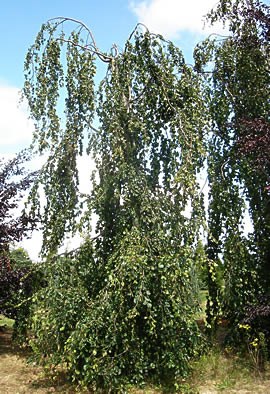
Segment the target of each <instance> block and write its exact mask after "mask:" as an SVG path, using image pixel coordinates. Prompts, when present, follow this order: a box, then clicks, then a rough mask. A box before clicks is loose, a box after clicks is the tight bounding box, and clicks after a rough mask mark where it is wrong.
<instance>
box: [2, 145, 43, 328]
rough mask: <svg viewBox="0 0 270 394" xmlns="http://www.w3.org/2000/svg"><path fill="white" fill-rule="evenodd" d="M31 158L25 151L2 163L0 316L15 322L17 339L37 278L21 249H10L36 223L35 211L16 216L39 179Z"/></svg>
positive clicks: (23, 325)
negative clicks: (27, 166) (27, 164)
mask: <svg viewBox="0 0 270 394" xmlns="http://www.w3.org/2000/svg"><path fill="white" fill-rule="evenodd" d="M29 159H30V154H29V152H27V151H22V152H21V153H19V154H18V155H16V156H15V157H14V158H13V159H10V160H9V161H6V162H5V161H3V160H2V161H1V162H0V313H2V314H4V315H6V316H8V317H10V318H13V319H15V325H14V336H16V335H18V334H25V333H26V325H27V318H28V315H29V308H30V301H29V300H30V296H31V295H32V292H33V287H34V281H35V280H36V278H37V277H36V275H35V274H34V273H31V269H30V268H31V266H32V262H31V260H30V259H29V256H28V255H27V253H26V251H24V250H23V249H22V248H19V249H13V250H11V248H10V247H11V246H12V245H14V243H15V242H18V241H21V240H22V238H23V236H25V235H27V234H29V232H31V231H32V230H33V228H34V227H35V226H36V224H37V217H36V216H33V212H31V211H30V212H29V213H27V212H26V211H25V210H24V209H22V210H21V212H20V214H19V215H18V214H17V211H18V208H19V204H20V203H21V200H22V198H23V197H24V196H25V193H26V192H27V191H28V190H29V189H30V187H31V186H32V185H33V183H34V182H35V181H36V179H37V175H38V173H37V172H32V173H29V172H27V171H26V170H25V168H24V167H23V164H24V163H25V162H26V161H28V160H29Z"/></svg>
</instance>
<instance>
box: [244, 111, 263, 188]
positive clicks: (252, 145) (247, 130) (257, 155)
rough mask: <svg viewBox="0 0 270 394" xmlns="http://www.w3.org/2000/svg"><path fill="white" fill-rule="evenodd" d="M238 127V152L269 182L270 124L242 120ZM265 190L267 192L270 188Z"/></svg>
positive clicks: (261, 121)
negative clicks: (263, 174)
mask: <svg viewBox="0 0 270 394" xmlns="http://www.w3.org/2000/svg"><path fill="white" fill-rule="evenodd" d="M238 126H239V130H240V133H239V139H238V146H239V151H240V152H241V154H243V155H245V156H248V157H249V158H250V159H251V160H252V163H253V164H254V165H255V166H256V168H257V169H258V170H260V171H263V172H264V173H265V174H266V176H267V178H268V179H269V181H270V123H269V122H267V121H266V120H264V119H252V120H250V119H242V120H241V121H240V122H239V124H238ZM266 188H267V189H268V190H269V189H270V186H269V185H267V186H266Z"/></svg>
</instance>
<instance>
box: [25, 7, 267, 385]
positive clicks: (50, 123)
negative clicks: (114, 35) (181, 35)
mask: <svg viewBox="0 0 270 394" xmlns="http://www.w3.org/2000/svg"><path fill="white" fill-rule="evenodd" d="M209 20H210V22H215V21H216V20H219V21H223V22H226V23H227V24H228V25H229V35H228V36H227V37H222V38H221V39H220V38H209V39H207V40H206V41H204V42H203V43H201V44H199V45H198V46H197V48H196V49H195V53H194V58H195V65H194V67H191V66H190V65H187V64H186V63H185V60H184V57H183V55H182V53H181V51H180V50H179V49H178V48H177V47H175V46H174V45H173V43H172V42H169V41H166V40H164V38H163V37H161V36H159V35H154V34H151V33H150V32H149V31H147V29H145V28H144V27H142V26H137V27H136V29H135V30H134V32H133V33H132V34H131V35H130V37H129V38H128V40H127V42H126V44H125V46H124V49H123V50H122V51H120V50H119V49H118V48H117V47H116V46H114V47H113V48H112V50H111V51H110V52H109V53H103V52H102V51H100V50H99V48H98V47H97V45H96V43H95V41H94V38H93V35H92V33H91V31H90V30H89V29H88V28H87V27H86V26H85V25H84V24H83V23H81V22H78V21H76V20H73V19H70V18H57V19H55V20H52V21H50V22H48V23H47V24H45V25H43V26H42V28H41V30H40V32H39V34H38V36H37V38H36V41H35V43H34V44H33V46H32V47H31V48H30V50H29V52H28V54H27V58H26V62H25V86H24V95H25V96H26V98H27V99H28V103H29V106H30V111H31V116H32V117H33V119H34V121H35V124H36V131H35V134H34V143H35V149H36V150H37V151H38V152H40V153H43V152H48V156H49V157H48V161H47V163H46V164H45V166H43V169H42V172H41V175H40V178H39V187H38V186H37V185H36V187H35V188H34V189H33V190H32V193H31V198H32V201H33V208H34V209H37V210H40V211H41V212H43V219H42V220H43V228H44V232H43V235H44V238H43V248H42V251H43V255H44V257H45V256H46V258H47V263H46V280H47V281H48V287H47V288H46V290H44V289H43V290H40V291H39V292H38V293H37V294H36V296H35V301H34V304H33V320H32V323H33V327H32V328H33V330H34V333H35V335H34V338H33V340H32V347H33V349H34V350H35V353H36V355H37V356H38V357H39V359H42V360H45V362H46V363H51V364H60V365H61V364H62V365H65V366H66V367H67V368H68V371H69V373H70V375H71V377H72V379H73V380H75V381H77V382H79V383H80V384H82V385H85V386H91V388H92V389H95V390H98V389H100V388H103V389H106V390H108V391H110V390H112V391H113V390H114V391H116V392H120V391H121V390H122V389H123V390H124V387H125V386H126V385H127V384H128V383H136V384H138V383H141V384H142V383H143V382H145V380H146V379H152V378H153V379H158V380H160V381H161V380H163V379H164V378H166V377H169V378H170V379H171V381H172V382H174V381H175V380H176V379H177V378H179V377H181V376H182V377H183V376H185V375H186V374H187V372H188V368H189V360H190V359H191V358H192V357H196V356H197V355H198V354H199V352H200V351H201V348H202V343H203V340H202V337H201V334H200V332H199V330H198V327H197V324H196V321H195V316H196V312H197V311H198V299H199V297H198V284H199V283H200V281H204V282H205V283H204V286H205V284H206V285H207V287H208V292H209V297H208V306H207V314H208V323H209V327H211V328H214V327H215V325H216V323H217V321H218V319H219V317H220V316H221V315H222V316H224V315H226V317H228V318H230V319H231V321H232V322H235V321H236V320H237V316H240V315H241V313H240V314H239V312H242V315H241V316H243V314H244V313H245V312H244V311H245V310H246V305H247V304H249V305H252V303H254V301H255V300H256V296H257V295H258V294H266V293H267V292H268V290H269V279H270V277H269V275H270V269H269V262H270V260H269V250H270V247H269V246H270V245H269V239H270V237H269V235H270V234H269V229H270V226H269V218H270V215H269V206H270V205H269V191H268V186H269V161H268V158H267V157H268V156H267V152H268V151H267V149H268V148H267V144H266V143H267V138H268V137H269V136H268V134H269V46H268V45H269V44H268V38H269V9H268V7H266V6H264V5H262V4H261V3H260V2H258V1H244V0H235V1H224V0H221V1H220V2H219V4H218V5H217V8H216V9H215V10H213V11H212V12H211V13H210V14H209ZM67 23H71V24H75V29H74V30H73V31H72V32H71V33H70V34H67V35H66V34H65V33H64V26H65V25H66V24H67ZM98 61H102V62H105V63H106V64H107V70H106V75H105V77H104V79H103V80H102V81H101V83H100V84H99V85H96V79H95V72H96V67H97V65H98ZM63 107H64V113H63V111H62V110H63ZM260 144H261V145H260ZM259 146H263V147H264V148H263V149H258V147H259ZM255 148H256V152H257V155H256V156H255V158H254V155H252V149H255ZM85 153H87V154H88V157H89V166H91V165H92V163H93V161H94V167H95V169H94V170H93V171H92V177H91V180H92V185H93V189H92V190H90V191H89V194H87V195H81V194H80V193H79V181H80V179H79V173H78V168H77V162H78V158H79V156H82V155H83V154H85ZM205 169H206V170H207V173H208V180H209V189H210V193H209V208H208V215H207V221H208V224H207V223H206V219H205V216H206V215H205V211H204V206H203V199H204V196H203V193H202V191H201V187H200V184H199V177H200V175H201V173H202V172H203V170H205ZM41 189H42V190H43V193H44V195H45V197H46V203H45V206H44V207H40V203H39V194H38V193H39V191H40V190H41ZM247 203H248V210H249V214H250V217H251V221H252V224H253V227H254V232H253V233H252V234H249V235H247V234H245V233H244V231H243V230H244V229H243V228H244V218H245V215H246V214H247V208H246V204H247ZM94 217H95V218H97V219H96V225H95V237H94V239H92V240H91V239H90V238H89V237H90V231H91V224H92V223H93V220H92V219H93V218H94ZM76 230H80V231H81V232H84V234H86V238H87V240H86V241H85V243H84V245H83V246H82V247H81V248H80V249H79V250H78V251H77V252H76V253H74V254H70V255H69V256H66V257H57V254H58V249H59V247H60V246H61V243H62V241H63V240H64V238H65V236H66V234H67V233H70V232H71V233H72V232H75V231H76ZM206 230H207V238H208V242H207V255H206V253H205V248H204V247H203V245H202V242H201V240H200V238H201V237H202V234H203V231H206ZM44 356H46V357H44Z"/></svg>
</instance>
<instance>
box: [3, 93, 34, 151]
mask: <svg viewBox="0 0 270 394" xmlns="http://www.w3.org/2000/svg"><path fill="white" fill-rule="evenodd" d="M19 100H20V91H19V89H18V88H16V87H13V86H7V85H0V108H1V117H0V150H1V151H0V154H2V153H3V154H7V153H14V152H17V151H19V150H21V149H23V148H25V147H27V146H29V144H30V143H31V140H32V132H33V129H34V126H33V123H32V122H31V121H30V120H29V119H28V115H27V110H26V108H25V106H24V105H23V104H21V105H19Z"/></svg>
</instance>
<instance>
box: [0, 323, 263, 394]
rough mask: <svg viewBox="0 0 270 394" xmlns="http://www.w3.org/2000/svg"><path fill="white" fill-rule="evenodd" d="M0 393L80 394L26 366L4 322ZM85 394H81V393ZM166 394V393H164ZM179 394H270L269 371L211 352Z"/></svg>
mask: <svg viewBox="0 0 270 394" xmlns="http://www.w3.org/2000/svg"><path fill="white" fill-rule="evenodd" d="M0 323H1V324H0V393H1V394H32V393H37V394H39V393H66V394H72V393H82V390H79V391H78V390H76V389H75V388H74V387H72V386H71V385H70V384H69V383H67V381H66V380H65V379H64V378H63V375H62V376H61V375H59V376H57V377H56V378H55V380H52V379H50V378H48V377H46V375H45V374H44V371H43V370H42V368H40V367H38V366H35V365H33V364H29V363H27V359H28V357H29V353H28V352H27V350H25V349H23V350H22V349H20V348H18V347H16V346H14V345H13V343H12V340H11V337H12V328H11V327H10V324H9V322H8V320H6V321H5V322H4V323H5V324H3V321H0ZM84 393H85V391H84ZM130 393H132V394H161V393H162V390H160V389H158V388H147V389H144V390H137V389H133V390H131V391H130ZM166 393H167V394H168V391H166ZM178 393H183V394H216V393H217V394H218V393H225V394H233V393H238V394H270V368H268V369H267V370H266V372H265V373H264V374H260V373H258V371H256V370H255V368H254V370H252V368H251V367H250V363H249V362H248V360H247V363H245V362H244V361H243V359H239V358H238V357H237V356H233V355H228V354H227V355H226V354H224V353H222V352H220V351H217V350H213V351H211V352H210V353H209V354H208V355H206V356H204V357H202V359H200V361H198V362H197V363H196V364H195V365H194V372H193V375H192V376H191V378H190V379H188V380H187V381H185V382H182V383H181V384H180V388H179V391H178Z"/></svg>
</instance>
